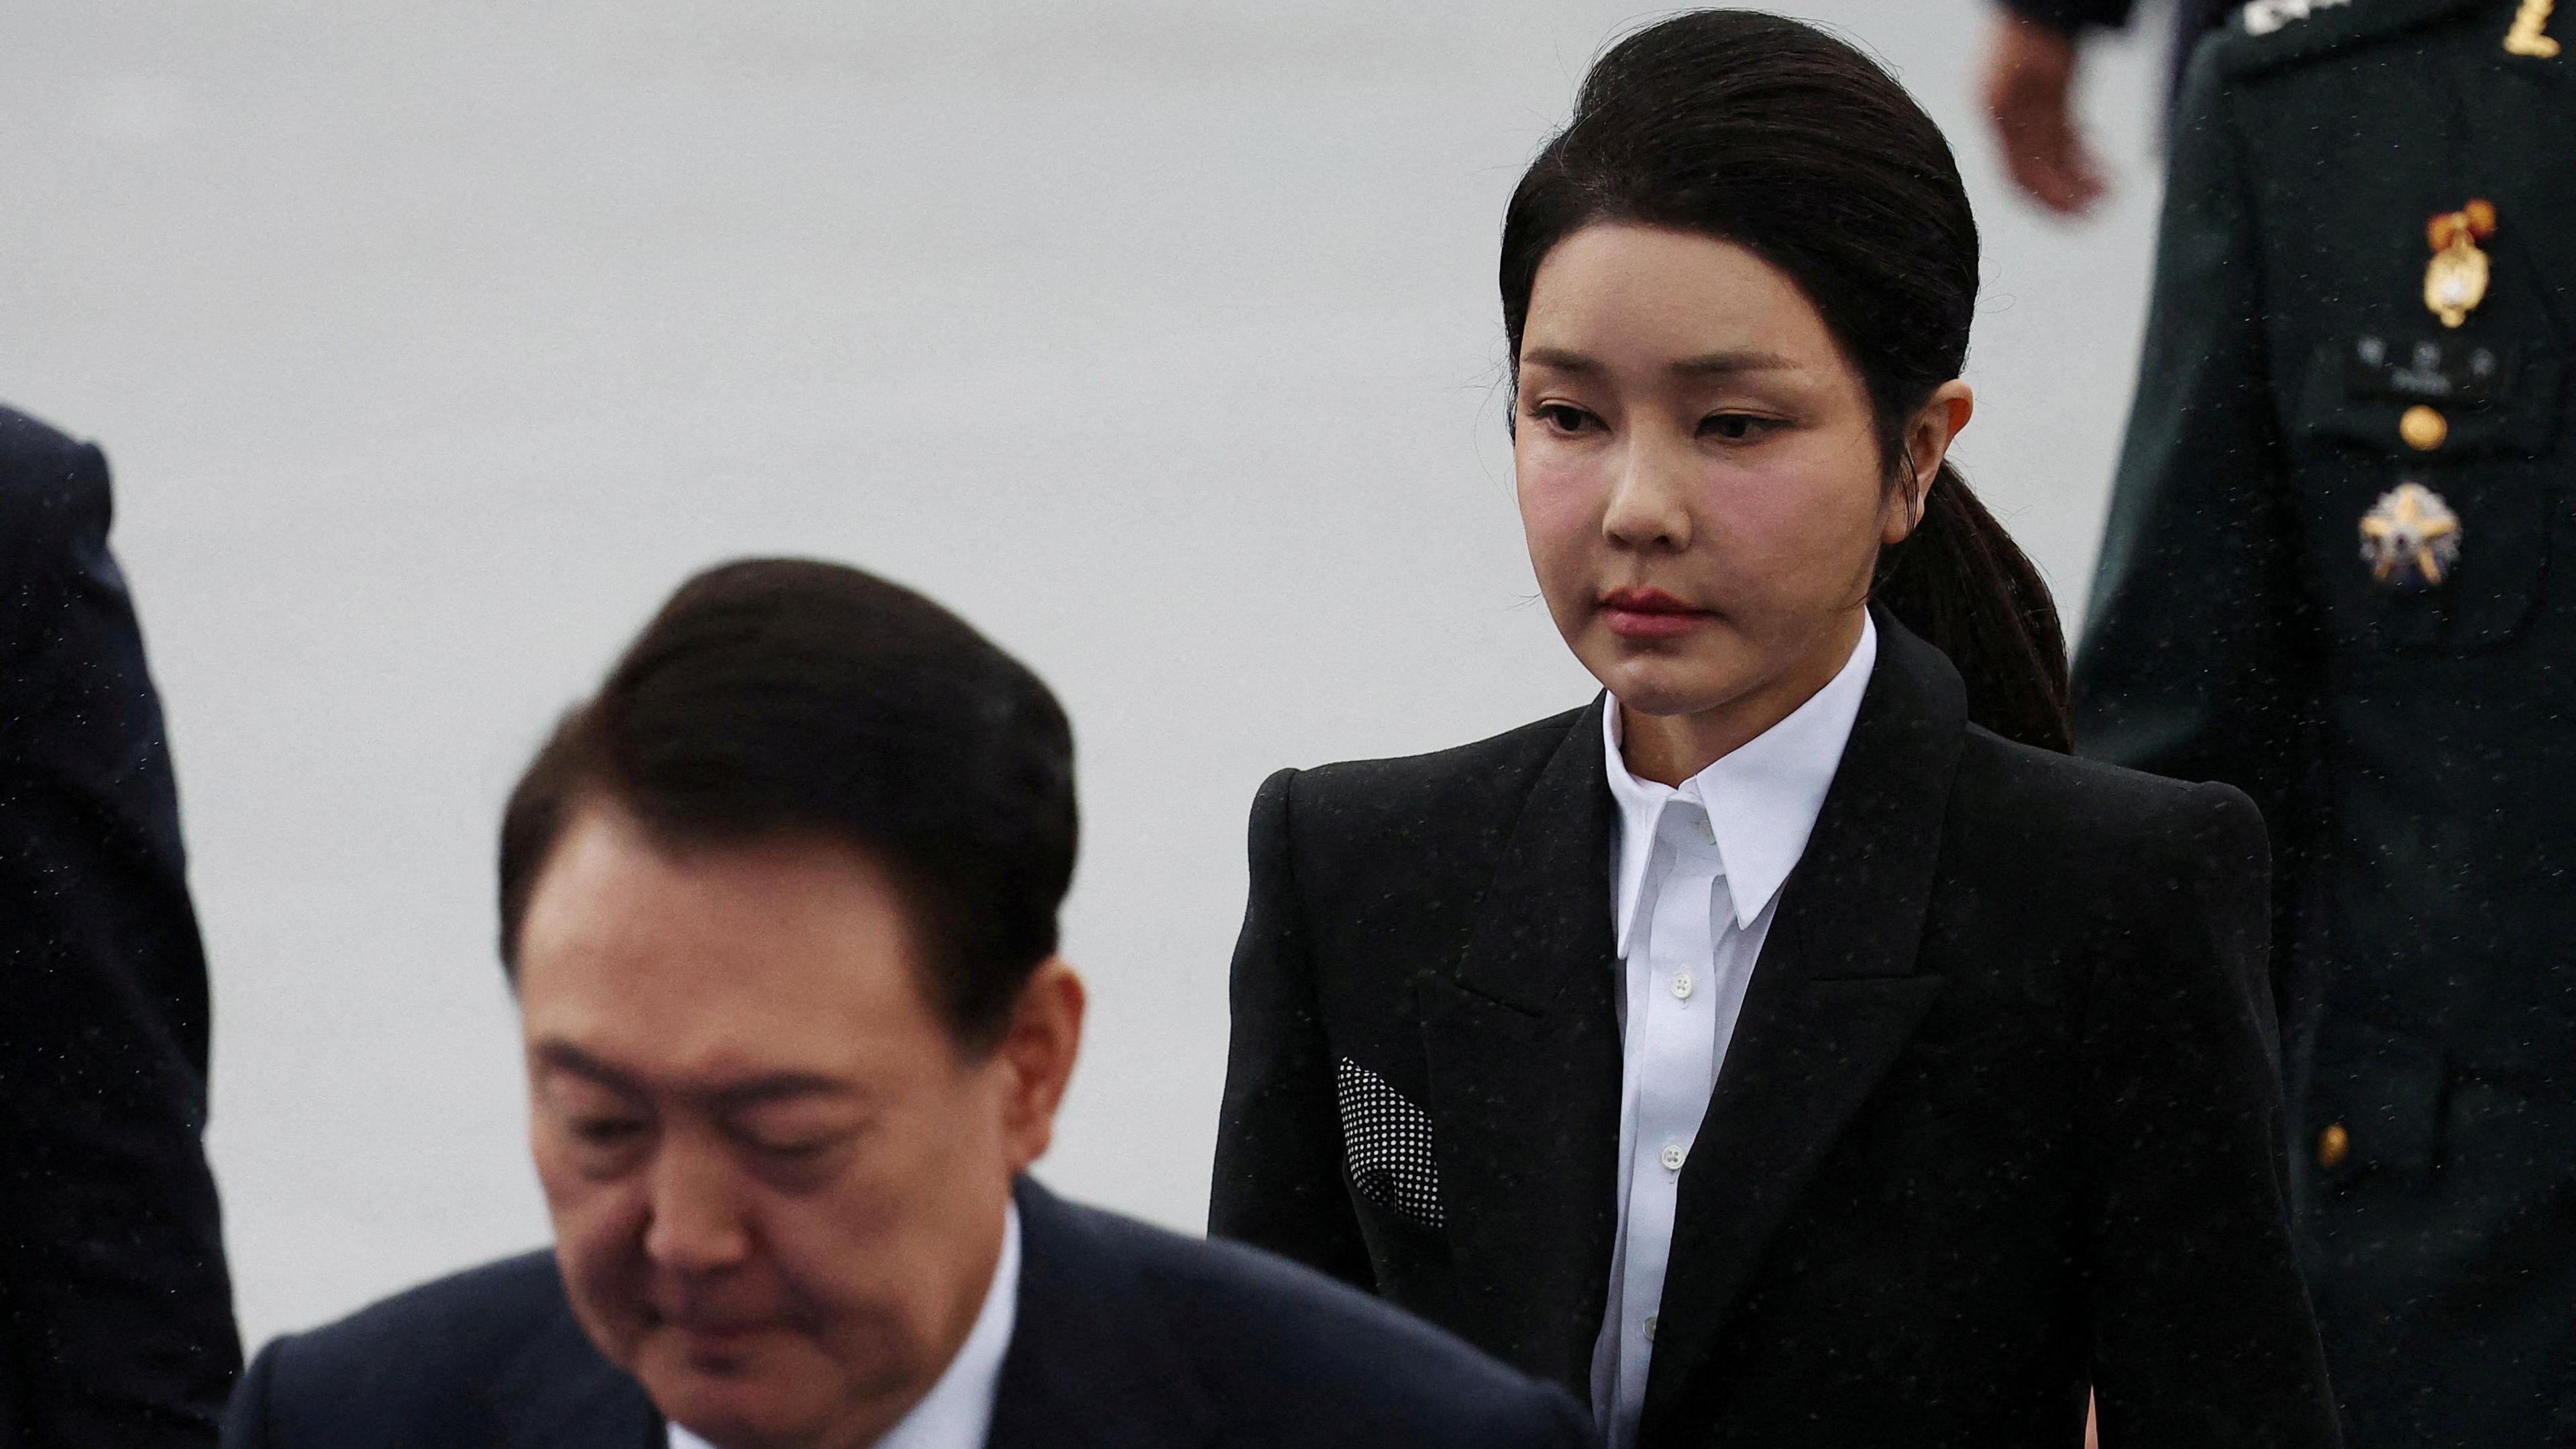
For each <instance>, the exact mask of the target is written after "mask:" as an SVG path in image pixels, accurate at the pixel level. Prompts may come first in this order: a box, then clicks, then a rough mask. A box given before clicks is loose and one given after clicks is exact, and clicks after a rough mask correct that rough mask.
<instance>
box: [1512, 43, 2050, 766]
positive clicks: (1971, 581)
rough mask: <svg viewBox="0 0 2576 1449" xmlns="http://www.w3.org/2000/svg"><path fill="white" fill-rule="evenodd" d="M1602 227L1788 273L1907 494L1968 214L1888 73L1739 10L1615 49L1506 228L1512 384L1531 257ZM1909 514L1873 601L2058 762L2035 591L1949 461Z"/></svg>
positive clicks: (1967, 302) (1971, 234)
mask: <svg viewBox="0 0 2576 1449" xmlns="http://www.w3.org/2000/svg"><path fill="white" fill-rule="evenodd" d="M1603 221H1623V222H1635V223H1639V224H1642V225H1646V226H1656V227H1666V228H1670V229H1673V230H1676V231H1689V232H1697V233H1700V234H1703V235H1707V236H1712V237H1717V238H1720V239H1722V240H1725V241H1730V242H1734V243H1736V244H1737V245H1740V246H1742V247H1745V248H1746V249H1748V250H1750V251H1752V252H1753V253H1754V254H1755V255H1757V256H1759V257H1761V258H1762V259H1763V260H1765V261H1767V262H1769V263H1770V264H1771V265H1773V266H1775V267H1778V268H1779V269H1780V270H1781V271H1783V272H1786V273H1787V274H1788V275H1789V276H1790V277H1791V278H1792V279H1793V280H1794V281H1795V282H1796V283H1797V284H1798V287H1799V288H1800V290H1801V291H1802V292H1804V293H1805V295H1806V297H1807V299H1808V301H1809V302H1810V303H1812V304H1813V305H1814V306H1815V308H1816V310H1817V312H1818V313H1819V314H1821V315H1822V317H1823V318H1824V322H1825V326H1826V328H1827V329H1828V330H1829V331H1831V332H1832V333H1833V335H1834V338H1835V340H1836V341H1837V342H1838V343H1839V344H1840V345H1841V347H1842V350H1843V352H1844V354H1845V356H1846V357H1848V358H1849V360H1850V362H1851V364H1852V366H1853V368H1854V369H1855V370H1856V371H1858V372H1859V373H1860V375H1861V379H1862V381H1863V384H1864V385H1865V386H1866V387H1867V389H1868V392H1869V398H1870V405H1871V410H1872V412H1873V414H1874V416H1875V419H1876V422H1877V426H1878V431H1879V447H1880V452H1881V454H1882V456H1883V457H1884V458H1885V459H1886V461H1887V465H1888V471H1889V487H1890V488H1897V487H1905V488H1909V489H1910V488H1911V486H1912V480H1913V478H1914V476H1915V475H1914V470H1913V468H1912V467H1911V466H1909V460H1908V459H1907V458H1906V457H1905V455H1904V433H1905V427H1906V423H1907V422H1908V420H1910V419H1911V418H1912V417H1913V416H1914V415H1915V413H1916V412H1918V411H1919V410H1920V409H1921V408H1922V407H1923V406H1924V405H1925V404H1926V403H1927V402H1929V401H1930V400H1931V397H1932V393H1933V391H1934V390H1935V389H1937V388H1938V387H1940V385H1941V384H1943V383H1945V382H1947V381H1949V380H1950V379H1952V378H1955V377H1957V376H1958V375H1959V372H1960V368H1961V366H1962V364H1964V363H1965V362H1966V360H1967V355H1968V325H1969V322H1970V321H1971V319H1972V317H1973V315H1974V312H1975V309H1976V300H1977V223H1976V218H1975V217H1974V216H1973V215H1972V214H1971V213H1970V211H1969V209H1968V194H1967V190H1966V188H1965V187H1964V186H1963V185H1962V184H1961V183H1960V180H1959V167H1958V163H1957V162H1956V161H1955V160H1954V159H1953V158H1952V157H1951V154H1950V146H1949V143H1948V142H1947V141H1945V140H1943V139H1942V136H1941V131H1940V128H1939V127H1937V126H1935V125H1933V124H1932V119H1931V117H1929V116H1926V115H1925V114H1924V113H1923V110H1922V108H1921V107H1920V106H1918V105H1916V104H1915V103H1914V98H1913V97H1911V96H1909V95H1907V94H1906V93H1905V88H1904V87H1902V86H1900V85H1898V84H1897V83H1896V80H1895V78H1894V77H1892V76H1890V75H1889V74H1888V73H1887V72H1886V71H1885V70H1883V69H1881V68H1880V67H1879V65H1878V64H1877V63H1876V62H1875V61H1872V60H1871V59H1870V58H1869V57H1867V56H1865V55H1863V54H1861V53H1860V52H1859V51H1858V50H1855V49H1854V48H1852V47H1851V46H1850V45H1847V44H1845V43H1844V42H1842V41H1840V40H1837V39H1835V38H1833V37H1832V36H1829V35H1826V34H1824V33H1823V32H1821V31H1819V30H1816V29H1814V28H1813V27H1811V26H1807V25H1803V24H1800V23H1799V22H1797V21H1794V20H1787V19H1783V18H1781V17H1779V16H1776V15H1764V14H1759V13H1756V12H1751V11H1742V10H1703V11H1697V12H1694V13H1691V14H1686V15H1681V16H1676V17H1674V18H1673V19H1670V20H1666V21H1662V22H1660V23H1658V24H1655V25H1651V26H1648V27H1647V28H1645V29H1643V30H1640V31H1638V32H1636V33H1635V34H1633V35H1630V36H1628V37H1627V38H1626V39H1624V40H1621V41H1620V42H1619V43H1618V44H1617V45H1614V46H1612V47H1611V48H1610V49H1609V50H1608V51H1607V52H1606V53H1604V54H1603V55H1602V57H1601V58H1600V59H1599V60H1598V61H1596V62H1595V63H1594V64H1593V67H1592V72H1591V74H1590V75H1588V76H1586V77H1585V78H1584V81H1583V88H1582V90H1581V92H1580V93H1579V94H1578V95H1577V96H1576V97H1575V102H1574V119H1573V120H1572V121H1571V122H1569V123H1568V124H1567V125H1566V127H1565V129H1564V130H1563V131H1561V132H1559V133H1558V134H1557V135H1556V137H1555V139H1553V140H1551V141H1549V142H1548V143H1547V146H1546V148H1545V149H1544V150H1542V151H1540V152H1539V155H1538V159H1537V160H1536V161H1534V162H1532V163H1531V164H1530V168H1529V172H1528V174H1527V175H1525V176H1523V177H1522V178H1521V184H1520V187H1519V189H1518V190H1516V191H1514V192H1513V193H1512V203H1511V208H1510V210H1509V211H1508V212H1507V213H1506V214H1505V216H1504V220H1503V247H1502V268H1501V271H1502V291H1503V329H1504V332H1505V333H1506V334H1507V335H1508V337H1509V338H1510V341H1511V349H1512V368H1513V373H1514V376H1515V377H1516V378H1517V376H1518V372H1519V367H1520V348H1521V333H1522V329H1523V327H1524V326H1525V325H1526V324H1527V322H1528V320H1529V304H1530V289H1531V287H1532V285H1533V284H1534V283H1535V282H1536V280H1537V277H1538V269H1539V264H1540V263H1541V262H1542V261H1544V260H1545V259H1546V257H1547V254H1548V252H1549V251H1550V250H1552V249H1553V248H1554V247H1555V246H1556V245H1557V243H1559V242H1561V241H1563V240H1565V239H1566V238H1567V237H1569V236H1572V235H1573V234H1574V233H1575V232H1577V231H1580V230H1582V229H1583V228H1584V227H1586V226H1589V225H1591V224H1593V223H1595V222H1603ZM1922 502H1923V521H1922V523H1921V524H1920V525H1919V526H1917V527H1916V529H1915V530H1914V532H1913V535H1912V536H1911V537H1909V538H1907V539H1906V540H1905V541H1904V542H1903V543H1900V544H1898V545H1896V546H1895V547H1893V548H1890V549H1888V550H1886V551H1885V552H1884V553H1883V554H1882V555H1881V556H1880V558H1879V563H1878V570H1877V574H1876V576H1875V578H1874V579H1873V581H1872V584H1871V593H1872V595H1873V596H1874V597H1875V598H1876V599H1877V600H1878V601H1879V602H1880V603H1881V604H1883V605H1884V606H1885V607H1886V608H1887V609H1888V610H1889V611H1891V612H1892V613H1893V614H1894V615H1895V616H1896V617H1897V618H1898V619H1899V620H1900V621H1902V622H1903V623H1904V624H1905V625H1906V627H1908V628H1910V629H1912V630H1914V631H1915V632H1916V633H1918V634H1920V635H1922V636H1923V637H1924V638H1925V639H1927V640H1929V641H1931V642H1932V643H1933V644H1934V645H1936V646H1938V647H1939V648H1940V649H1941V650H1942V651H1943V652H1944V653H1946V654H1948V655H1949V656H1950V659H1951V662H1952V663H1954V664H1956V665H1957V666H1958V668H1959V672H1960V674H1961V675H1962V676H1963V677H1964V678H1965V679H1966V681H1967V687H1968V710H1969V714H1970V717H1971V718H1973V719H1975V720H1976V721H1977V722H1978V723H1979V724H1982V725H1985V726H1986V727H1987V728H1989V729H1992V730H1994V731H1995V732H1996V733H1998V734H2002V735H2005V736H2008V737H2010V738H2013V739H2017V740H2021V741H2024V742H2026V743H2029V744H2034V745H2040V746H2044V747H2046V748H2049V749H2055V750H2064V749H2066V748H2067V747H2068V726H2067V683H2066V640H2065V635H2064V633H2063V632H2062V630H2061V629H2060V627H2059V624H2058V619H2057V606H2056V604H2055V603H2054V602H2052V601H2051V600H2050V598H2049V594H2048V585H2047V583H2046V581H2044V580H2043V579H2041V577H2040V576H2039V570H2038V569H2037V568H2035V567H2033V566H2032V564H2031V562H2030V560H2029V558H2028V557H2026V556H2025V555H2024V554H2023V553H2022V551H2021V549H2020V547H2019V546H2017V545H2016V544H2014V542H2013V541H2012V537H2011V535H2009V534H2007V533H2006V532H2004V529H2003V526H2002V525H2001V524H1999V523H1997V522H1996V521H1995V519H1994V516H1993V515H1991V514H1989V513H1988V512H1986V510H1985V508H1984V506H1983V505H1981V504H1980V503H1978V502H1977V498H1976V495H1975V494H1974V493H1972V492H1970V491H1969V488H1968V484H1967V480H1966V479H1964V478H1962V477H1961V476H1960V475H1959V473H1958V471H1957V470H1956V469H1955V468H1953V467H1951V466H1950V464H1949V463H1948V462H1947V461H1944V462H1943V464H1942V465H1941V469H1940V473H1939V476H1938V477H1937V478H1936V479H1935V480H1934V482H1933V484H1932V486H1931V489H1930V491H1929V492H1928V494H1927V495H1926V496H1925V497H1924V499H1923V500H1922Z"/></svg>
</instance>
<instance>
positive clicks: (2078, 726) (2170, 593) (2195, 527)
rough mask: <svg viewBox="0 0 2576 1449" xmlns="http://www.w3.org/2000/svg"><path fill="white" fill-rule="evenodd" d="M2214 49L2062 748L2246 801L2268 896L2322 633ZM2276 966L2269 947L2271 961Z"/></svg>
mask: <svg viewBox="0 0 2576 1449" xmlns="http://www.w3.org/2000/svg"><path fill="white" fill-rule="evenodd" d="M2216 51H2217V47H2216V46H2215V45H2203V46H2202V47H2201V48H2200V50H2199V52H2198V54H2197V56H2196V57H2195V59H2194V61H2193V64H2192V68H2191V71H2190V75H2189V78H2188V79H2187V80H2186V82H2185V84H2184V94H2183V99H2182V104H2181V112H2180V117H2179V120H2178V123H2177V126H2176V130H2175V140H2174V157H2173V167H2172V182H2171V184H2170V187H2169V189H2168V190H2167V192H2166V195H2165V207H2164V219H2163V223H2162V231H2161V234H2160V236H2159V238H2158V241H2157V247H2156V275H2155V287H2154V294H2153V297H2152V300H2151V301H2150V304H2149V309H2148V318H2147V336H2146V347H2145V352H2144V357H2143V360H2142V362H2141V364H2140V368H2139V374H2138V387H2137V398H2136V401H2135V403H2134V404H2133V405H2132V407H2131V410H2130V414H2129V431H2128V438H2127V441H2126V443H2125V444H2124V445H2123V447H2122V450H2121V456H2120V464H2119V473H2118V477H2117V479H2116V481H2115V482H2114V484H2113V487H2112V493H2111V511H2110V519H2109V522H2108V524H2107V526H2106V528H2105V530H2104V533H2103V539H2102V554H2101V559H2100V562H2099V565H2098V566H2097V568H2096V569H2095V572H2094V579H2093V592H2092V597H2091V600H2090V603H2089V605H2088V607H2087V609H2086V624H2085V631H2084V638H2083V642H2082V645H2081V646H2080V648H2079V649H2078V650H2077V653H2076V660H2075V701H2074V703H2075V743H2076V748H2077V750H2078V751H2079V752H2081V753H2083V754H2086V755H2090V756H2092V757H2094V758H2096V759H2101V760H2108V761H2110V762H2111V763H2113V764H2118V765H2125V766H2128V767H2129V768H2131V769H2134V770H2144V771H2146V772H2148V773H2150V774H2156V775H2165V776H2169V777H2171V778H2174V779H2178V780H2217V781H2222V782H2224V783H2226V784H2230V785H2234V786H2235V787H2237V788H2238V789H2240V790H2243V791H2244V792H2245V793H2246V794H2248V795H2250V796H2252V797H2253V798H2254V801H2255V803H2256V804H2257V805H2259V806H2260V807H2261V808H2262V811H2263V816H2264V819H2265V821H2266V822H2267V823H2268V824H2269V825H2270V827H2271V838H2272V844H2273V847H2274V851H2275V857H2276V858H2275V861H2274V864H2275V867H2276V875H2275V879H2276V881H2277V883H2278V885H2279V887H2280V889H2279V892H2278V893H2277V894H2276V897H2275V904H2276V905H2277V906H2284V907H2286V906H2288V905H2289V904H2291V903H2292V900H2293V898H2294V893H2295V891H2296V889H2297V887H2298V877H2299V875H2300V873H2301V870H2302V867H2303V864H2304V860H2305V857H2306V854H2307V846H2308V841H2309V837H2310V834H2311V824H2310V821H2309V819H2308V811H2307V810H2306V809H2304V808H2303V805H2302V799H2303V792H2304V789H2305V786H2306V782H2305V780H2304V779H2303V777H2302V773H2301V771H2302V765H2301V762H2302V761H2303V760H2304V759H2306V758H2307V757H2308V756H2309V754H2310V753H2311V751H2310V749H2309V744H2310V741H2311V736H2312V733H2313V729H2314V718H2315V703H2314V701H2315V693H2316V684H2315V680H2316V670H2317V666H2318V661H2319V660H2320V658H2321V657H2322V653H2323V644H2322V641H2321V633H2320V623H2319V615H2318V610H2317V608H2316V605H2315V602H2314V600H2313V599H2312V597H2311V596H2310V593H2309V591H2308V588H2307V586H2306V584H2305V582H2304V580H2303V578H2302V575H2301V572H2300V562H2299V559H2300V542H2299V537H2298V533H2297V527H2298V521H2297V515H2296V511H2295V507H2294V499H2293V497H2292V495H2291V492H2290V488H2289V465H2288V460H2287V455H2286V451H2285V448H2284V444H2283V442H2282V439H2281V435H2280V426H2279V422H2278V413H2277V411H2276V409H2275V406H2274V402H2273V398H2272V389H2271V386H2270V365H2269V357H2268V348H2267V346H2266V343H2265V339H2264V332H2263V316H2264V305H2265V304H2264V297H2263V285H2262V278H2261V265H2260V261H2259V256H2258V252H2257V248H2256V240H2255V235H2254V217H2253V213H2252V210H2251V205H2250V202H2249V200H2248V193H2247V183H2246V179H2245V175H2244V171H2243V162H2242V157H2241V155H2240V151H2239V144H2238V139H2237V135H2236V131H2235V123H2234V120H2233V118H2232V116H2231V115H2230V113H2229V108H2228V105H2227V99H2226V91H2225V88H2224V86H2223V84H2222V77H2221V74H2220V72H2219V69H2218V65H2217V56H2216ZM2284 944H2286V943H2284ZM2286 960H2287V953H2286V952H2279V953H2276V955H2275V959H2274V963H2273V964H2274V966H2275V968H2276V971H2277V970H2279V969H2281V968H2284V967H2285V966H2286ZM2274 984H2275V987H2276V990H2275V992H2274V994H2275V996H2276V998H2277V997H2279V996H2280V995H2281V992H2280V991H2279V990H2278V989H2277V988H2278V987H2279V986H2280V985H2281V980H2280V978H2279V977H2278V976H2277V975H2276V978H2275V983H2274Z"/></svg>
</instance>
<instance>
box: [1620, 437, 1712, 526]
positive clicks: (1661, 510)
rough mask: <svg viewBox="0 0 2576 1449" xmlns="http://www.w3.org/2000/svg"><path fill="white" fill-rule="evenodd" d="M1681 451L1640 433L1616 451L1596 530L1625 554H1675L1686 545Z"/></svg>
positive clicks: (1688, 469) (1686, 469)
mask: <svg viewBox="0 0 2576 1449" xmlns="http://www.w3.org/2000/svg"><path fill="white" fill-rule="evenodd" d="M1693 476H1694V469H1693V468H1692V466H1691V459H1690V458H1689V456H1688V455H1687V450H1685V449H1680V448H1676V447H1673V446H1671V445H1670V444H1669V443H1666V442H1664V441H1662V440H1659V439H1657V438H1655V437H1653V436H1652V435H1651V434H1648V433H1644V432H1640V433H1637V434H1634V435H1632V436H1631V437H1630V438H1629V439H1628V440H1627V445H1626V446H1625V447H1623V448H1621V449H1620V450H1619V457H1618V460H1617V462H1616V463H1615V464H1614V465H1613V467H1612V470H1611V474H1610V497H1609V500H1608V505H1607V507H1606V508H1604V510H1603V512H1602V518H1601V529H1602V532H1603V533H1604V534H1606V535H1607V536H1608V537H1609V539H1610V541H1611V542H1612V543H1615V544H1618V545H1620V546H1622V547H1625V548H1632V549H1643V550H1656V551H1663V552H1671V553H1679V552H1681V551H1682V550H1684V549H1686V548H1689V547H1690V544H1691V531H1692V530H1691V507H1690V504H1691V497H1690V492H1691V479H1692V478H1693Z"/></svg>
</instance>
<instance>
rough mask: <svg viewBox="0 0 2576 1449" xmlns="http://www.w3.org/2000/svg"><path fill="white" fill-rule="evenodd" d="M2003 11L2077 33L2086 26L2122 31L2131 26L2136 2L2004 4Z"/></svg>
mask: <svg viewBox="0 0 2576 1449" xmlns="http://www.w3.org/2000/svg"><path fill="white" fill-rule="evenodd" d="M2002 3H2003V7H2004V8H2005V9H2006V10H2009V11H2011V12H2013V13H2014V14H2015V15H2018V16H2020V17H2021V18H2022V19H2024V20H2032V21H2037V22H2038V23H2039V24H2042V25H2052V26H2055V27H2056V28H2058V29H2060V30H2075V29H2079V28H2081V27H2083V26H2087V25H2098V26H2102V27H2104V28H2105V29H2110V30H2119V29H2123V28H2125V27H2126V26H2127V25H2128V23H2129V12H2130V11H2131V10H2132V9H2133V8H2135V7H2134V3H2133V0H2002Z"/></svg>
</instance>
